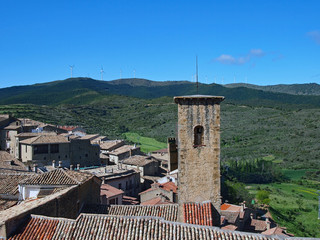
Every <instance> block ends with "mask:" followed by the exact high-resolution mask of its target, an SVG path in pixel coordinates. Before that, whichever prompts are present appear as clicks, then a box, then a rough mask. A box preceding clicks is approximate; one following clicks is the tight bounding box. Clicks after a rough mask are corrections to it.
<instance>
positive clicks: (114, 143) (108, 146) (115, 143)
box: [100, 140, 124, 151]
mask: <svg viewBox="0 0 320 240" xmlns="http://www.w3.org/2000/svg"><path fill="white" fill-rule="evenodd" d="M123 145H124V141H122V140H110V141H105V142H103V143H100V149H101V150H106V151H111V150H113V149H115V148H117V147H121V146H123Z"/></svg>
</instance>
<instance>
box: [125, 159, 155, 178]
mask: <svg viewBox="0 0 320 240" xmlns="http://www.w3.org/2000/svg"><path fill="white" fill-rule="evenodd" d="M121 164H122V165H123V166H124V167H126V168H128V169H132V168H136V169H138V170H139V171H140V174H141V176H157V175H158V174H159V167H160V161H159V160H157V159H155V158H154V157H151V156H143V155H134V156H130V157H128V158H125V159H123V160H122V161H121Z"/></svg>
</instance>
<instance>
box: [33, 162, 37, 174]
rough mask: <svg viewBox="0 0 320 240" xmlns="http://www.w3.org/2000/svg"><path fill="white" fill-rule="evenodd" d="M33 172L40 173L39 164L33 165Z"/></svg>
mask: <svg viewBox="0 0 320 240" xmlns="http://www.w3.org/2000/svg"><path fill="white" fill-rule="evenodd" d="M33 171H34V172H35V173H37V172H38V165H37V164H33Z"/></svg>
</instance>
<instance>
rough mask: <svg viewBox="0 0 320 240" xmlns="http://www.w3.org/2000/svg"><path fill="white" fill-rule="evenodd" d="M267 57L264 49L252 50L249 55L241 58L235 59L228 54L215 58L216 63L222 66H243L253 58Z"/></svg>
mask: <svg viewBox="0 0 320 240" xmlns="http://www.w3.org/2000/svg"><path fill="white" fill-rule="evenodd" d="M264 55H265V52H264V51H263V50H262V49H251V50H250V51H249V53H248V54H246V55H244V56H240V57H234V56H232V55H228V54H222V55H220V56H219V57H217V58H215V59H214V61H216V62H219V63H222V64H235V65H242V64H245V63H247V62H249V61H250V60H251V59H252V58H255V57H262V56H264Z"/></svg>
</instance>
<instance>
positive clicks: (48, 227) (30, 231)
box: [9, 214, 279, 240]
mask: <svg viewBox="0 0 320 240" xmlns="http://www.w3.org/2000/svg"><path fill="white" fill-rule="evenodd" d="M31 238H36V239H48V240H51V239H54V240H55V239H95V240H103V239H216V240H220V239H229V240H258V239H259V240H266V239H279V238H278V237H276V236H272V237H268V236H265V235H261V234H254V233H244V232H236V231H232V232H231V231H227V230H221V229H219V228H217V227H208V226H199V225H192V224H185V223H178V222H170V221H165V220H163V219H161V218H154V217H123V216H107V215H93V214H81V215H80V216H79V217H78V218H77V219H76V220H70V219H62V218H50V217H42V216H34V215H33V216H32V217H31V218H30V219H29V220H28V222H27V224H26V226H25V227H24V228H22V229H20V231H19V232H18V233H17V234H15V235H13V236H12V237H10V238H9V240H13V239H31Z"/></svg>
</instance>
